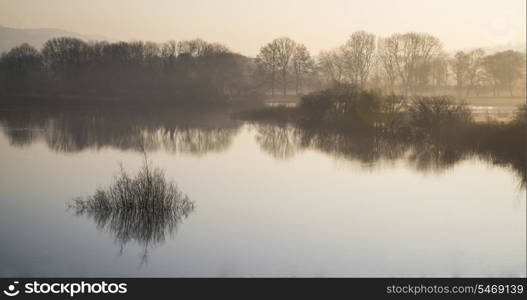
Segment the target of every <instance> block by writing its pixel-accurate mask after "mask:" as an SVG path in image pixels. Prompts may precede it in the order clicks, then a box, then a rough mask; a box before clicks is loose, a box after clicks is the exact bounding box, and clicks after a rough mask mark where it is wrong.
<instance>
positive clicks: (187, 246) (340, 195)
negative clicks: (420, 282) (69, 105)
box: [0, 107, 526, 277]
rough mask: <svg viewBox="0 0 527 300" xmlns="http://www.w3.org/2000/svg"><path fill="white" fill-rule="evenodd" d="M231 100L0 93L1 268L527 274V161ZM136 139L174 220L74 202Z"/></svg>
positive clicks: (52, 272)
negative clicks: (179, 209)
mask: <svg viewBox="0 0 527 300" xmlns="http://www.w3.org/2000/svg"><path fill="white" fill-rule="evenodd" d="M229 115H230V114H229V112H226V111H222V110H219V111H215V112H210V113H204V112H199V111H193V112H186V111H179V112H177V111H176V112H174V111H169V110H159V111H154V110H152V111H149V110H141V109H137V110H130V111H123V110H121V109H114V110H111V109H107V110H105V109H99V110H98V109H93V110H87V109H85V108H83V107H80V108H77V109H61V110H43V109H39V108H31V109H29V108H27V109H18V108H13V107H9V108H3V109H0V126H1V130H0V131H1V132H0V153H1V155H0V169H1V170H2V172H1V173H0V191H1V194H0V240H2V247H0V276H2V277H13V276H66V277H85V276H101V277H106V276H126V277H136V276H157V277H165V276H168V277H178V276H186V277H202V276H207V277H209V276H212V277H218V276H220V277H225V276H236V277H237V276H299V277H313V276H316V277H340V276H346V277H392V276H394V277H400V276H418V277H421V276H430V277H432V276H441V277H442V276H445V277H458V276H463V277H465V276H471V277H494V276H508V277H518V276H521V277H525V276H526V191H525V183H524V178H525V174H522V172H524V170H525V169H523V171H522V170H520V171H518V168H515V167H514V164H507V163H506V162H496V161H492V160H489V159H485V158H484V157H479V156H477V155H470V154H463V153H461V154H460V153H454V154H452V153H443V152H441V151H435V150H432V149H429V148H426V149H421V148H419V149H418V148H415V147H412V146H410V145H405V144H404V143H396V142H391V141H385V140H379V139H375V138H364V137H362V138H359V137H355V138H351V137H347V136H341V135H337V134H329V133H328V134H325V133H317V132H310V131H309V130H305V129H300V128H294V127H291V126H278V125H271V124H267V125H264V124H256V123H243V122H240V121H236V120H233V119H231V118H230V117H229ZM142 149H144V150H145V151H146V152H147V154H148V157H149V159H150V161H151V162H152V164H153V165H155V166H158V167H160V168H162V169H163V170H164V171H165V175H166V177H167V179H169V180H173V181H174V182H175V183H177V186H178V188H179V189H180V190H181V191H182V192H183V193H184V194H186V195H187V196H188V197H189V199H191V200H192V201H193V202H194V204H195V207H194V209H193V210H192V211H186V212H185V214H182V215H181V216H178V220H177V221H178V222H177V224H175V225H174V228H172V230H164V229H163V228H162V226H161V227H160V226H157V227H155V228H149V227H148V226H147V228H142V229H141V230H142V231H141V232H137V230H138V229H137V228H135V227H134V228H130V227H127V224H122V223H119V219H115V220H113V221H112V222H113V223H111V224H110V223H108V222H107V220H106V219H104V218H103V217H102V216H86V215H78V214H75V213H72V212H71V211H70V210H69V209H68V203H70V202H71V201H72V199H75V198H77V197H86V196H89V195H92V194H93V193H94V192H95V191H96V189H97V188H100V187H105V186H108V185H110V184H111V183H112V180H113V178H114V175H115V174H116V173H117V172H118V170H119V163H122V165H123V167H124V168H125V169H126V170H128V171H130V172H135V171H136V170H137V169H138V168H139V167H140V166H141V163H142V161H143V152H142ZM520 169H521V168H520ZM140 221H141V220H139V222H140ZM116 222H117V223H116ZM161 225H162V224H161Z"/></svg>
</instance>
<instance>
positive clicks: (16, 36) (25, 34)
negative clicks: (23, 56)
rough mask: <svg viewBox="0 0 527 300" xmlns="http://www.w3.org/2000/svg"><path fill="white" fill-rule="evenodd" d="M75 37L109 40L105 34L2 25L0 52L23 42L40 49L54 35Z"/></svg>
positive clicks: (0, 26) (0, 28) (0, 29)
mask: <svg viewBox="0 0 527 300" xmlns="http://www.w3.org/2000/svg"><path fill="white" fill-rule="evenodd" d="M63 36H68V37H75V38H79V39H82V40H85V41H90V40H108V38H105V37H103V36H97V35H83V34H79V33H76V32H71V31H66V30H61V29H55V28H10V27H5V26H2V25H0V53H2V52H4V51H9V49H11V48H13V47H15V46H18V45H20V44H23V43H28V44H30V45H31V46H33V47H36V48H37V49H40V48H41V47H42V45H44V42H46V41H47V40H49V39H51V38H54V37H63Z"/></svg>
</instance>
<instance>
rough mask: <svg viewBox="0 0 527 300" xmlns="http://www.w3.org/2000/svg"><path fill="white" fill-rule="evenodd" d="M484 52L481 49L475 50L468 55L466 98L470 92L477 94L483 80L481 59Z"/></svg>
mask: <svg viewBox="0 0 527 300" xmlns="http://www.w3.org/2000/svg"><path fill="white" fill-rule="evenodd" d="M484 56H485V51H483V49H475V50H472V51H470V52H469V53H468V69H467V73H466V79H467V85H468V86H467V96H468V95H469V93H470V92H471V91H475V92H476V95H477V94H479V86H480V85H481V82H482V81H483V78H484V70H483V57H484Z"/></svg>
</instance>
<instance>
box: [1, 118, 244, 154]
mask: <svg viewBox="0 0 527 300" xmlns="http://www.w3.org/2000/svg"><path fill="white" fill-rule="evenodd" d="M229 115H230V114H229V112H225V111H219V112H218V111H209V112H205V113H204V112H197V111H192V110H184V111H174V110H163V109H156V110H146V111H145V110H144V109H137V108H128V109H111V108H104V109H98V110H97V109H93V108H90V109H86V108H79V109H71V108H70V109H67V110H53V111H51V110H49V111H46V110H42V109H39V110H31V109H23V110H21V109H13V110H6V109H3V110H0V122H1V123H2V124H3V125H4V132H5V134H6V135H7V137H8V139H9V143H10V144H11V145H13V146H18V147H23V146H27V145H30V144H32V143H34V142H37V141H44V142H45V143H46V145H47V146H48V147H49V148H50V149H52V150H54V151H57V152H77V151H82V150H85V149H101V148H103V147H112V148H115V149H119V150H134V151H141V150H142V149H143V148H144V149H145V150H147V151H155V150H164V151H167V152H170V153H190V154H193V155H203V154H206V153H209V152H219V151H223V150H225V149H227V148H228V147H229V145H230V144H231V142H232V138H233V136H235V135H236V133H237V132H238V129H239V127H240V124H239V123H238V122H236V121H234V120H232V119H231V118H230V117H229ZM139 145H141V147H143V148H141V147H140V146H139Z"/></svg>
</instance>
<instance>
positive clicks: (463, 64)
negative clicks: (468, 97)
mask: <svg viewBox="0 0 527 300" xmlns="http://www.w3.org/2000/svg"><path fill="white" fill-rule="evenodd" d="M450 66H451V68H452V73H453V74H454V78H455V80H456V88H457V91H458V93H459V94H461V93H462V92H463V89H464V88H465V83H466V81H467V79H466V77H467V74H468V69H469V67H470V61H469V56H468V55H467V54H466V53H465V52H464V51H458V52H456V54H455V55H454V57H453V58H452V59H451V61H450Z"/></svg>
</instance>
